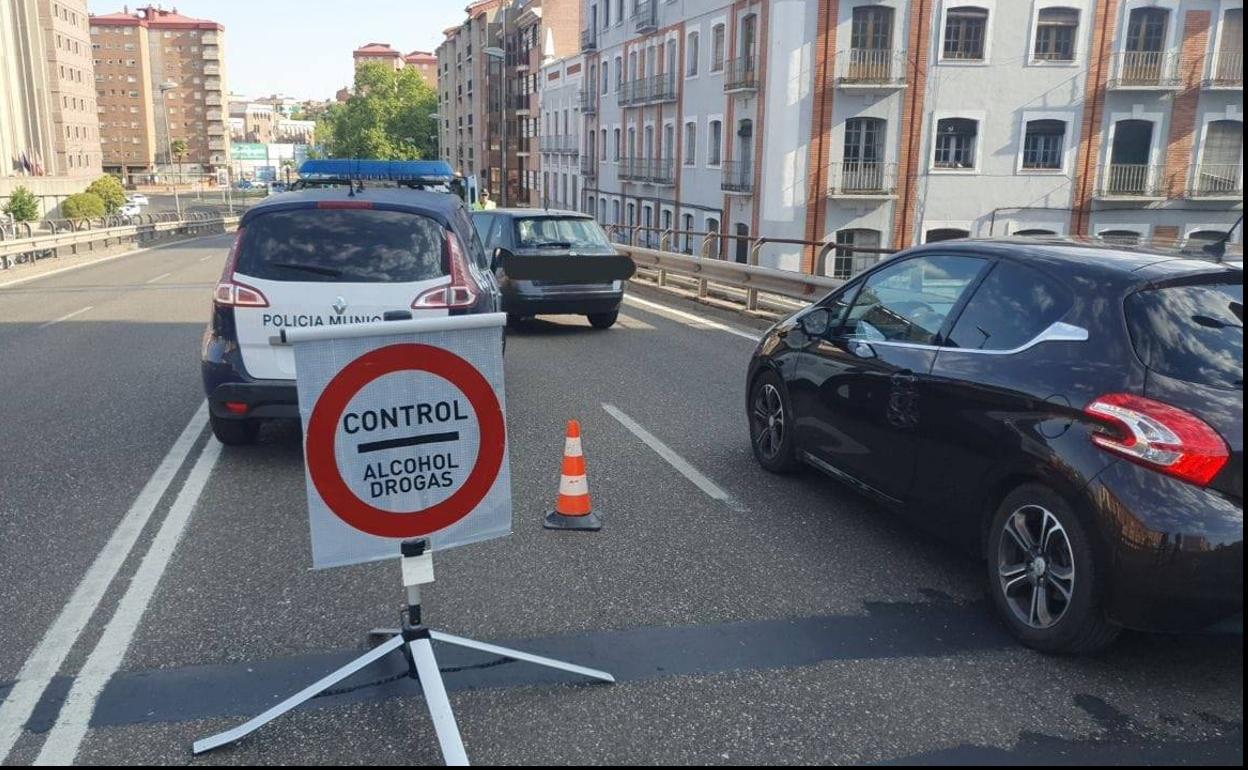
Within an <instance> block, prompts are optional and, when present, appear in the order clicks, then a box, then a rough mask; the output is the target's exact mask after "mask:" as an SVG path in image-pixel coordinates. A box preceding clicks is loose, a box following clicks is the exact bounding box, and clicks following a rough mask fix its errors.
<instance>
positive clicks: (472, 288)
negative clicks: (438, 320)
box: [201, 160, 501, 444]
mask: <svg viewBox="0 0 1248 770" xmlns="http://www.w3.org/2000/svg"><path fill="white" fill-rule="evenodd" d="M309 164H311V166H309ZM318 170H319V173H318ZM300 175H301V177H303V178H304V181H302V182H301V183H300V184H299V185H298V187H300V189H296V190H294V191H292V192H288V193H282V194H280V195H275V196H272V197H269V198H267V199H265V200H264V201H263V202H261V203H258V204H256V205H255V206H253V207H251V208H250V209H248V210H247V212H246V213H245V214H244V215H243V217H242V219H241V220H240V221H239V227H238V232H237V235H236V236H235V239H234V244H233V246H232V247H231V248H230V252H229V256H228V258H227V259H226V262H225V268H224V270H223V271H222V274H221V280H220V282H219V283H218V284H217V287H216V290H215V292H214V294H213V306H212V319H211V320H210V322H209V324H208V328H207V330H206V331H205V333H204V341H203V347H202V355H201V360H202V371H203V381H204V390H205V392H206V393H207V396H208V404H209V410H210V415H211V423H212V430H213V433H214V434H215V435H216V437H217V438H218V439H219V440H220V441H221V442H222V443H224V444H248V443H251V442H254V441H255V439H256V435H257V431H258V430H259V426H260V423H261V421H263V420H266V419H286V418H292V419H297V418H298V416H299V410H298V398H297V395H296V391H295V359H294V351H293V349H292V348H291V347H290V346H289V345H286V344H283V342H282V339H281V337H282V330H283V329H289V328H306V327H312V326H335V325H341V324H352V323H362V322H373V321H383V320H392V319H400V318H426V317H435V316H445V315H460V314H470V313H492V312H497V311H498V310H499V309H500V308H501V300H500V296H499V288H498V284H497V282H496V280H495V278H494V276H493V274H492V273H491V270H490V263H489V259H488V258H487V257H486V254H485V252H484V250H483V249H482V247H481V242H480V240H479V239H478V237H477V234H476V230H475V228H474V227H473V225H472V220H471V219H470V217H469V215H468V210H467V208H466V206H465V205H464V203H463V201H462V200H461V199H460V198H459V197H458V196H456V195H454V194H448V193H447V192H442V191H434V190H448V189H450V188H449V187H448V186H446V183H447V181H448V179H449V178H450V177H452V176H453V175H452V173H451V170H450V167H449V166H448V165H447V164H445V163H442V162H428V161H410V162H399V161H394V162H386V161H347V160H342V161H315V162H314V161H308V162H307V163H305V164H304V167H303V168H301V169H300ZM383 184H390V185H394V186H390V187H383V186H379V185H383Z"/></svg>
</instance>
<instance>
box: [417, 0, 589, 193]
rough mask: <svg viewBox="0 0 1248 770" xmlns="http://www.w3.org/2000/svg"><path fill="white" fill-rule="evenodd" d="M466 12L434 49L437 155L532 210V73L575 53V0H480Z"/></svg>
mask: <svg viewBox="0 0 1248 770" xmlns="http://www.w3.org/2000/svg"><path fill="white" fill-rule="evenodd" d="M467 11H468V18H467V20H466V21H465V23H464V24H463V25H461V26H459V27H452V28H451V29H448V30H446V31H445V33H446V40H445V41H444V43H443V44H442V46H440V47H439V48H438V71H439V114H440V115H441V116H442V121H441V125H442V137H441V138H442V157H443V159H445V160H447V161H448V162H450V163H451V164H452V165H453V166H454V167H455V168H456V169H457V170H459V171H460V172H461V173H463V174H465V175H475V176H477V177H478V180H479V181H480V182H481V184H482V185H483V186H484V187H485V188H487V189H490V190H491V192H492V193H493V195H494V197H495V199H496V200H499V201H501V202H503V203H506V204H507V205H536V204H537V201H538V199H539V197H540V189H539V187H538V180H539V179H540V168H539V166H540V157H539V153H538V152H537V149H536V148H535V147H534V142H535V141H536V137H537V135H538V132H539V129H538V126H537V123H538V117H537V116H538V113H539V110H538V89H539V77H540V75H539V71H540V70H541V69H542V67H543V66H544V65H545V64H546V63H548V62H550V61H553V60H555V59H558V58H561V57H565V56H569V55H572V54H575V53H576V51H577V48H578V36H579V29H580V15H581V0H484V1H483V2H479V3H474V4H473V5H470V6H468V9H467ZM474 46H475V51H476V55H475V57H474V55H473V51H474ZM486 49H490V50H491V51H494V52H501V53H502V55H501V56H489V55H487V54H486V53H485V50H486ZM474 86H475V88H476V91H475V96H474V95H473V93H472V92H473V87H474ZM465 87H467V89H466V91H467V93H466V91H465ZM482 129H484V131H482ZM487 139H488V141H487ZM504 179H506V180H507V182H506V184H504V183H503V180H504Z"/></svg>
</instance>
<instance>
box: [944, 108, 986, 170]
mask: <svg viewBox="0 0 1248 770" xmlns="http://www.w3.org/2000/svg"><path fill="white" fill-rule="evenodd" d="M978 132H979V123H978V122H976V121H974V120H968V119H966V118H945V119H944V120H939V121H937V122H936V157H935V165H936V168H957V169H969V168H975V138H976V135H977V134H978Z"/></svg>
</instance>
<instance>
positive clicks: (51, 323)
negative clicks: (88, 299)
mask: <svg viewBox="0 0 1248 770" xmlns="http://www.w3.org/2000/svg"><path fill="white" fill-rule="evenodd" d="M94 307H95V305H87V306H86V307H84V308H82V309H81V310H75V311H74V312H72V313H66V314H65V315H63V316H61V317H60V318H54V319H52V320H51V321H48V322H47V323H45V324H39V328H40V329H46V328H48V327H49V326H54V325H56V324H59V323H60V322H61V321H68V320H69V319H71V318H73V317H74V316H76V315H82V314H83V313H85V312H87V311H88V310H91V309H93V308H94Z"/></svg>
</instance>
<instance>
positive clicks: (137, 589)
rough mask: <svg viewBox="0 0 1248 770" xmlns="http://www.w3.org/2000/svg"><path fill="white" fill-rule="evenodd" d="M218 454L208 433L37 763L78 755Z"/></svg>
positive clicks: (58, 761) (64, 761)
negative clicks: (100, 699)
mask: <svg viewBox="0 0 1248 770" xmlns="http://www.w3.org/2000/svg"><path fill="white" fill-rule="evenodd" d="M220 455H221V443H220V442H219V441H217V440H216V439H214V438H212V437H211V436H209V437H208V441H207V442H206V443H205V444H204V447H203V449H202V450H200V453H199V458H198V459H197V460H196V461H195V465H194V466H193V467H192V468H191V471H190V473H189V474H188V475H187V477H186V481H185V482H183V484H182V489H181V490H180V491H179V492H178V496H177V498H176V499H175V500H174V501H173V505H172V506H170V508H169V515H167V516H166V517H165V520H164V521H163V522H162V523H161V525H160V530H159V531H157V533H156V537H155V538H154V539H153V540H152V547H151V548H149V549H148V551H147V554H146V555H145V556H144V557H143V561H142V562H141V563H140V564H139V568H138V569H137V570H136V571H135V573H134V578H133V579H132V580H131V581H130V587H129V588H127V589H126V593H125V594H124V595H123V596H122V597H121V602H120V603H118V605H117V611H116V612H114V613H113V618H112V620H110V621H109V622H108V625H107V626H105V628H104V633H103V634H101V635H100V640H99V642H97V643H96V645H95V649H94V650H92V651H91V655H90V656H88V657H87V662H86V663H84V664H83V666H82V670H81V671H80V672H78V675H77V676H76V677H74V684H73V686H72V687H71V688H70V690H69V695H68V696H66V698H65V705H64V706H62V707H61V713H60V715H59V716H57V719H56V724H54V725H53V726H52V729H51V730H50V731H49V732H48V734H47V737H46V738H45V740H44V743H43V750H42V751H40V752H39V756H38V757H37V758H36V759H35V762H34V764H36V765H69V764H72V763H73V761H74V759H75V758H76V757H77V756H78V748H79V747H80V746H81V745H82V739H83V738H84V737H86V734H87V728H88V727H89V726H90V724H91V715H92V714H93V713H95V703H96V701H97V700H98V699H99V697H100V693H101V692H103V691H104V686H105V685H107V684H108V680H109V679H111V678H112V677H113V674H115V673H116V672H117V669H119V668H120V667H121V662H122V660H124V659H125V657H126V651H127V650H129V649H130V642H131V641H132V640H133V639H134V633H135V631H137V630H138V628H139V622H140V621H142V620H143V613H144V612H146V611H147V605H148V604H149V603H150V602H151V600H152V595H153V594H155V593H156V586H158V585H159V584H160V579H161V577H162V576H163V575H164V574H165V568H166V567H168V566H169V561H170V559H172V558H173V552H174V549H176V548H177V547H178V541H179V540H181V538H182V533H183V532H184V531H185V530H186V525H187V523H188V522H189V521H190V519H191V511H193V510H194V509H195V504H196V503H197V502H199V496H200V493H202V492H203V491H204V485H205V484H206V483H208V477H209V475H211V474H212V468H213V466H214V465H216V462H217V458H218V457H220Z"/></svg>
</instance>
